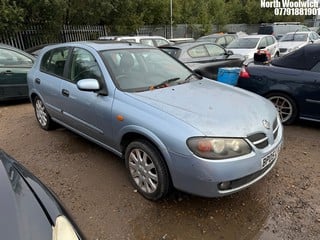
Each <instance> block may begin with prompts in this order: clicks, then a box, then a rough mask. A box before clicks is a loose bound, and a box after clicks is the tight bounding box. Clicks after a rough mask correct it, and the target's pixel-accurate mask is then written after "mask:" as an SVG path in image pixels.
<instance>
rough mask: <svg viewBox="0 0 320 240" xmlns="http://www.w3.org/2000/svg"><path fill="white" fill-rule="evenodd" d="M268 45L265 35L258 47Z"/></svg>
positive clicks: (261, 47)
mask: <svg viewBox="0 0 320 240" xmlns="http://www.w3.org/2000/svg"><path fill="white" fill-rule="evenodd" d="M267 46H268V45H267V38H266V37H264V38H262V39H261V41H260V43H259V45H258V49H263V48H266V47H267Z"/></svg>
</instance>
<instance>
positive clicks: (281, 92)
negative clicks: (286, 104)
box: [263, 90, 300, 119]
mask: <svg viewBox="0 0 320 240" xmlns="http://www.w3.org/2000/svg"><path fill="white" fill-rule="evenodd" d="M277 94H278V95H285V96H288V97H289V98H290V99H291V100H292V101H293V103H294V104H295V106H296V111H297V113H296V114H297V115H296V119H297V118H299V116H300V106H299V103H298V102H297V100H296V99H295V97H294V96H293V94H291V93H289V92H287V91H285V90H270V91H268V92H267V93H265V94H263V97H265V98H268V96H272V95H277Z"/></svg>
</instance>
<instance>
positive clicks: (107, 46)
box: [45, 40, 155, 51]
mask: <svg viewBox="0 0 320 240" xmlns="http://www.w3.org/2000/svg"><path fill="white" fill-rule="evenodd" d="M70 46H71V47H83V46H87V47H91V48H93V49H95V50H96V51H103V50H111V49H127V48H132V47H134V48H155V47H152V46H148V45H142V44H138V43H132V42H121V41H102V40H97V41H81V42H67V43H60V44H54V45H50V46H47V47H45V48H46V49H51V48H56V47H70Z"/></svg>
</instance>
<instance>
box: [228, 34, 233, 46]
mask: <svg viewBox="0 0 320 240" xmlns="http://www.w3.org/2000/svg"><path fill="white" fill-rule="evenodd" d="M234 39H235V37H233V36H228V35H227V36H226V44H227V45H228V44H229V43H231V42H232V41H233V40H234Z"/></svg>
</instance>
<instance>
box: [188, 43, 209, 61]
mask: <svg viewBox="0 0 320 240" xmlns="http://www.w3.org/2000/svg"><path fill="white" fill-rule="evenodd" d="M188 54H189V56H190V57H192V58H198V57H209V53H208V51H207V49H206V48H205V47H204V46H203V45H201V46H197V47H194V48H191V49H190V50H189V51H188Z"/></svg>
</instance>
